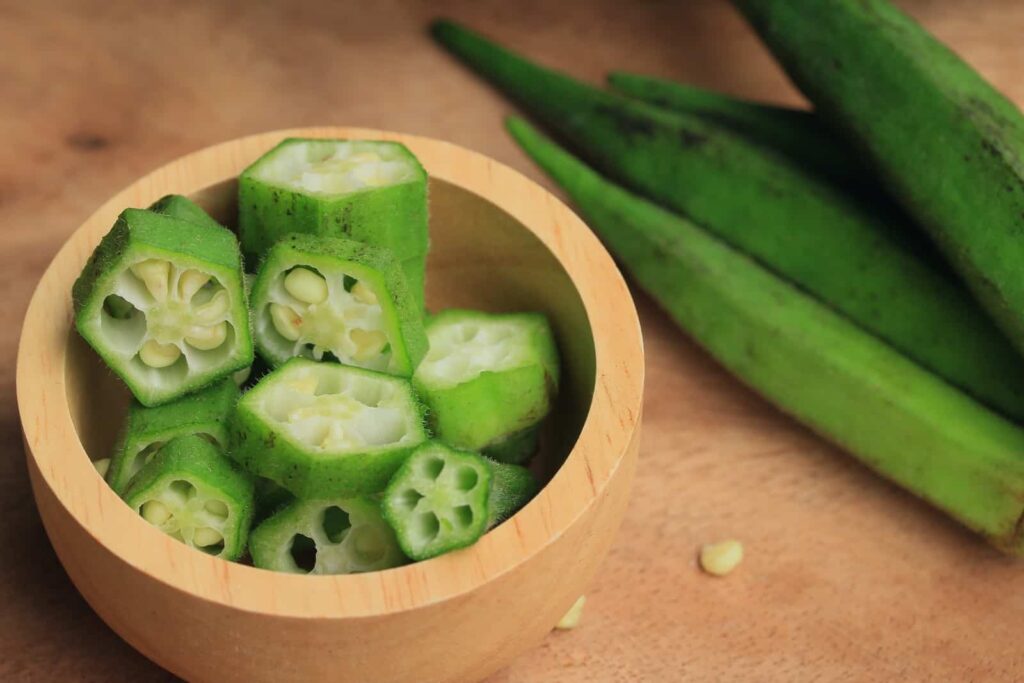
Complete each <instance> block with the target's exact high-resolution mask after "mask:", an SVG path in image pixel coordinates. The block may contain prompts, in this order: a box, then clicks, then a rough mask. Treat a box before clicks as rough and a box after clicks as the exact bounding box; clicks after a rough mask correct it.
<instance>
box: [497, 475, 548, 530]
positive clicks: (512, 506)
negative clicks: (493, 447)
mask: <svg viewBox="0 0 1024 683" xmlns="http://www.w3.org/2000/svg"><path fill="white" fill-rule="evenodd" d="M487 466H488V467H489V468H490V470H491V493H490V496H489V497H488V499H487V528H488V530H489V529H492V528H494V527H496V526H498V525H499V524H501V523H502V522H504V521H505V520H506V519H508V518H509V517H511V516H512V515H514V514H515V513H516V512H517V511H518V510H519V509H520V508H521V507H523V506H524V505H526V504H527V503H529V502H530V500H531V499H532V498H533V497H534V496H535V495H537V492H538V491H539V490H540V485H539V484H538V483H537V479H536V478H535V477H534V476H533V473H532V472H530V470H528V469H526V468H525V467H521V466H519V465H510V464H506V463H501V462H497V461H494V460H488V461H487Z"/></svg>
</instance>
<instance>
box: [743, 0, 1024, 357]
mask: <svg viewBox="0 0 1024 683" xmlns="http://www.w3.org/2000/svg"><path fill="white" fill-rule="evenodd" d="M734 4H735V5H736V6H737V7H738V8H739V10H740V11H741V12H742V13H743V14H744V15H745V16H746V17H747V19H748V20H749V21H750V24H751V26H753V28H754V30H755V31H756V32H757V33H758V35H760V36H761V38H762V40H764V41H765V43H766V44H767V45H768V48H769V49H770V50H771V51H772V53H773V54H774V55H775V57H776V58H777V59H778V60H779V61H780V62H781V64H782V67H783V68H784V69H785V70H786V72H787V73H788V74H789V75H790V77H791V78H793V80H794V82H795V83H796V85H797V87H799V88H800V89H801V90H802V91H803V93H804V94H805V95H806V96H807V97H808V99H810V100H811V102H813V103H814V106H815V109H816V110H817V111H818V112H819V113H820V114H821V116H823V117H824V118H825V119H826V120H827V121H828V122H829V123H830V124H831V125H833V126H835V127H836V129H837V130H839V131H841V132H842V133H844V134H845V135H846V137H847V139H848V140H849V141H850V142H851V143H853V144H854V145H855V146H856V148H857V149H858V150H859V151H861V153H862V156H864V158H865V159H866V161H867V162H868V163H869V164H870V166H871V167H872V168H873V169H874V170H875V171H876V173H877V174H878V175H880V176H881V178H882V180H883V181H884V182H885V184H886V186H887V187H888V189H889V190H890V192H891V194H892V196H893V197H894V198H895V199H896V200H897V201H899V202H900V203H901V204H902V205H903V207H904V208H905V209H906V210H907V212H908V213H910V214H911V215H912V216H913V217H914V218H916V219H917V221H918V222H919V223H920V224H921V226H922V227H923V228H924V229H925V230H926V231H927V232H928V233H929V235H930V236H931V237H932V239H933V241H934V242H935V244H936V245H938V247H939V248H940V249H941V250H942V251H943V252H944V253H945V255H946V257H947V259H948V260H949V261H950V263H952V264H953V266H954V268H956V270H957V271H958V272H959V273H960V275H961V276H962V277H963V279H964V280H965V281H966V282H967V284H968V286H969V287H970V288H971V290H972V291H973V292H974V295H975V296H976V297H977V298H978V300H979V301H981V303H982V304H983V305H984V306H985V308H986V309H987V310H988V312H989V313H990V314H991V315H992V316H993V318H995V320H996V322H998V323H999V324H1000V326H1001V327H1002V329H1003V330H1004V331H1005V332H1006V334H1007V335H1008V336H1009V337H1010V339H1011V340H1012V341H1013V342H1014V343H1015V344H1016V346H1017V348H1018V349H1019V350H1024V278H1021V276H1020V274H1021V270H1022V268H1024V241H1022V240H1021V233H1022V232H1024V115H1022V114H1021V111H1020V109H1018V108H1017V107H1016V106H1015V105H1014V104H1013V103H1012V102H1011V101H1010V100H1008V99H1007V98H1006V97H1005V96H1003V95H1002V94H1001V93H1000V92H999V91H997V90H996V89H995V88H994V87H992V85H990V84H989V83H988V82H987V81H985V79H984V78H982V77H981V76H980V75H979V74H978V73H977V72H976V71H975V70H974V69H972V68H971V67H970V65H968V64H967V63H966V62H964V61H963V60H962V59H960V58H959V57H958V56H957V55H956V54H955V53H953V52H952V51H951V50H950V49H949V48H947V47H946V46H945V45H943V44H942V43H941V42H940V41H938V40H937V39H936V38H935V37H934V36H932V35H931V34H929V33H928V32H927V31H926V30H925V29H924V28H923V27H922V26H920V25H919V24H918V23H917V22H916V21H914V20H913V19H912V18H910V17H909V16H907V15H906V14H904V13H903V12H902V11H900V10H899V9H898V8H897V7H895V6H893V5H892V4H891V3H889V2H886V1H885V0H736V2H735V3H734ZM961 349H962V352H963V353H964V354H966V353H968V350H969V349H970V347H969V346H968V345H966V344H965V345H963V346H962V347H961ZM1016 374H1017V375H1019V374H1020V372H1019V369H1018V370H1017V372H1016ZM1007 375H1008V376H1012V375H1011V374H1010V373H1007Z"/></svg>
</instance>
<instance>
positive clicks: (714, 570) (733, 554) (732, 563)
mask: <svg viewBox="0 0 1024 683" xmlns="http://www.w3.org/2000/svg"><path fill="white" fill-rule="evenodd" d="M742 560H743V544H742V543H740V542H739V541H735V540H728V541H721V542H720V543H710V544H708V545H705V546H703V547H702V548H701V549H700V566H701V569H703V570H704V571H706V572H707V573H708V574H711V575H712V576H725V575H726V574H729V573H730V572H732V570H734V569H736V567H737V566H738V565H739V563H740V562H741V561H742Z"/></svg>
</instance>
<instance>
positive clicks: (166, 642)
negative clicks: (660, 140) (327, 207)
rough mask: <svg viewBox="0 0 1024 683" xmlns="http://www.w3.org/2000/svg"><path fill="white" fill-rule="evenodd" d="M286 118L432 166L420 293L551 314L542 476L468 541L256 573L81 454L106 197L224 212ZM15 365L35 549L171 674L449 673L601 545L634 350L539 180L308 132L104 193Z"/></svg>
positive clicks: (620, 316) (627, 325) (632, 437)
mask: <svg viewBox="0 0 1024 683" xmlns="http://www.w3.org/2000/svg"><path fill="white" fill-rule="evenodd" d="M288 135H295V136H304V137H313V136H319V137H347V138H370V139H391V140H398V141H401V142H403V143H405V144H406V145H408V146H409V148H410V149H411V150H412V151H413V152H414V153H415V154H416V155H417V156H418V157H419V158H420V160H421V161H422V162H423V164H424V166H425V167H426V168H427V170H428V172H429V173H430V174H431V177H432V181H431V207H432V217H431V232H432V239H433V249H432V252H431V255H430V260H429V263H428V292H427V299H428V304H429V305H430V306H431V307H432V308H438V307H446V306H471V307H475V308H482V309H489V310H518V309H527V310H541V311H543V312H545V313H547V314H548V316H549V317H550V318H551V320H552V323H553V325H554V328H555V331H556V334H557V337H558V342H559V346H560V349H561V353H562V356H563V365H564V373H565V390H564V392H563V397H562V399H561V403H560V405H559V406H558V409H557V411H556V413H555V415H554V416H553V418H552V423H553V425H552V426H551V427H550V429H549V430H548V431H549V432H550V433H549V434H548V439H547V441H548V443H547V445H546V455H547V461H546V465H547V467H548V474H550V475H552V476H551V479H550V482H549V483H548V484H547V486H546V487H545V488H544V490H543V491H542V492H541V494H540V495H539V496H538V497H537V498H536V499H534V501H533V502H532V503H530V504H529V505H528V506H527V507H526V508H524V509H523V510H522V511H520V512H519V513H518V514H517V515H515V516H514V517H513V518H512V519H511V520H509V521H508V522H507V523H505V524H503V525H501V526H500V527H498V528H497V529H495V530H494V531H493V532H491V533H489V534H487V535H486V536H485V537H484V538H483V539H482V540H481V541H480V542H478V543H477V544H476V545H474V546H473V547H471V548H468V549H466V550H464V551H460V552H457V553H453V554H451V555H447V556H443V557H440V558H437V559H434V560H431V561H428V562H424V563H420V564H415V565H409V566H406V567H402V568H399V569H395V570H389V571H386V572H380V573H373V574H363V575H352V576H337V577H305V576H293V575H282V574H274V573H271V572H266V571H262V570H258V569H254V568H252V567H248V566H243V565H239V564H231V563H227V562H223V561H220V560H216V559H214V558H211V557H209V556H206V555H204V554H202V553H199V552H196V551H193V550H191V549H189V548H188V547H186V546H184V545H183V544H180V543H178V542H176V541H174V540H172V539H170V538H169V537H167V536H164V535H163V534H161V533H160V532H158V531H157V530H155V529H153V528H151V527H150V526H149V525H148V524H146V523H145V522H144V521H142V520H141V519H140V518H139V517H138V516H137V515H135V514H134V513H133V512H132V511H131V510H130V509H129V508H128V507H127V506H125V505H124V504H123V503H122V502H121V501H120V499H118V498H117V496H116V495H115V494H114V493H113V492H112V491H111V490H110V489H109V488H108V487H107V486H106V484H105V483H104V482H103V481H102V480H101V479H100V477H99V476H98V475H97V474H96V472H95V471H94V469H93V468H92V466H91V465H90V463H89V457H90V456H91V457H92V458H93V459H98V458H101V457H104V456H105V455H107V452H106V451H107V450H108V449H109V447H110V444H111V442H112V439H113V434H114V432H115V430H116V427H117V422H118V419H119V416H120V415H121V412H122V410H123V406H124V400H125V399H124V394H123V391H122V390H121V389H120V387H119V386H118V385H117V383H116V382H115V381H114V380H113V379H112V378H111V377H110V375H109V373H107V372H106V371H105V370H103V368H102V366H101V365H100V364H99V361H97V360H96V359H95V358H94V357H93V356H92V355H91V354H90V353H89V352H88V349H86V348H85V347H84V344H83V343H82V342H81V341H80V340H79V339H78V338H77V336H76V335H75V334H74V332H73V330H72V327H71V302H70V299H69V291H70V288H71V283H72V281H73V280H74V278H75V277H76V276H77V274H78V272H79V271H80V270H81V268H82V265H83V264H84V262H85V260H86V258H87V257H88V255H89V254H90V253H91V251H92V249H93V247H94V246H95V244H96V243H97V242H98V241H99V239H100V237H101V236H102V235H103V234H104V233H105V232H106V231H107V230H108V229H109V227H110V225H111V224H112V223H113V220H114V218H115V217H116V215H117V214H118V213H119V212H120V211H121V209H123V208H125V207H128V206H146V205H148V204H149V203H150V202H152V201H153V200H155V199H156V198H158V197H160V196H162V195H164V194H167V193H180V194H186V195H190V196H192V197H193V198H194V199H196V200H197V201H199V202H200V203H201V204H203V205H204V207H206V208H207V209H209V210H210V211H212V212H213V213H214V214H215V216H217V217H218V218H220V219H221V220H225V221H227V222H229V223H230V222H231V221H232V220H233V216H232V211H233V209H232V206H233V202H234V190H235V185H234V182H233V179H234V177H235V176H237V174H238V173H239V172H240V171H241V170H242V169H243V168H244V167H245V166H246V165H247V164H249V163H250V162H251V161H253V160H254V159H255V158H256V157H257V156H259V155H260V154H261V153H262V152H264V151H265V150H266V149H268V148H269V147H271V146H272V145H273V144H274V143H276V142H278V141H279V140H280V139H281V138H282V137H285V136H288ZM17 382H18V402H19V407H20V410H21V416H22V427H23V430H24V434H25V441H26V446H27V453H28V463H29V473H30V476H31V480H32V487H33V491H34V493H35V496H36V501H37V504H38V507H39V510H40V514H41V516H42V519H43V522H44V525H45V526H46V529H47V533H48V534H49V536H50V539H51V541H52V543H53V545H54V548H55V549H56V551H57V554H58V555H59V557H60V559H61V562H62V563H63V564H64V566H65V568H66V569H67V571H68V574H69V575H70V577H71V578H72V580H73V581H74V583H75V585H76V586H77V587H78V589H79V590H80V591H81V593H82V594H83V596H85V598H86V600H88V602H89V603H90V605H92V607H93V608H94V609H95V610H96V611H97V612H98V613H99V614H100V616H101V617H103V619H104V620H105V621H107V623H109V624H110V625H111V627H112V628H114V630H115V631H117V632H118V633H119V634H120V635H121V636H122V637H124V638H125V639H126V640H127V641H128V642H130V643H131V644H132V645H134V646H135V647H136V648H138V649H139V650H140V651H142V652H143V653H144V654H146V655H147V656H148V657H150V658H151V659H153V660H154V661H156V662H157V663H159V664H160V665H162V666H164V667H165V668H167V669H169V670H170V671H172V672H174V673H176V674H178V675H179V676H182V677H185V678H188V679H190V680H218V681H271V680H272V681H284V680H320V679H324V678H327V677H329V678H330V679H331V680H342V681H367V680H374V681H408V680H423V681H462V680H474V679H478V678H481V677H483V676H485V675H487V674H488V673H490V672H492V671H495V670H497V669H498V668H500V667H501V666H503V665H505V664H506V663H508V662H509V661H510V660H511V659H512V658H513V657H515V655H516V654H518V653H519V652H521V651H523V650H524V649H526V648H527V647H529V646H531V645H533V644H534V643H536V642H537V641H538V640H539V639H541V638H542V637H543V636H544V635H545V634H546V633H547V631H548V630H549V629H550V628H551V627H552V626H553V625H554V624H555V622H557V621H558V619H559V618H560V617H561V616H562V614H563V613H564V612H565V610H566V609H567V608H568V607H569V606H570V605H571V604H572V603H573V602H574V601H575V599H576V597H577V596H578V595H579V594H580V593H581V592H583V591H584V589H585V587H586V585H587V583H588V581H589V580H590V578H591V576H592V575H593V573H594V571H595V570H596V567H597V565H598V563H599V562H600V561H601V559H602V558H603V556H604V555H605V553H606V552H607V550H608V547H609V545H610V543H611V541H612V538H613V536H614V533H615V531H616V529H617V528H618V525H619V522H620V521H621V518H622V515H623V513H624V510H625V506H626V501H627V497H628V492H629V488H630V483H631V480H632V476H633V471H634V468H635V465H636V456H637V448H638V430H639V421H640V408H641V395H642V388H643V350H642V344H641V338H640V331H639V326H638V322H637V317H636V311H635V309H634V306H633V303H632V300H631V298H630V296H629V293H628V291H627V289H626V286H625V283H624V282H623V280H622V278H621V276H620V275H619V273H618V271H617V270H616V268H615V266H614V264H613V263H612V260H611V258H610V257H609V256H608V254H607V253H606V252H605V251H604V250H603V248H602V247H601V246H600V244H599V243H598V241H597V240H596V238H595V237H594V236H593V235H592V234H591V233H590V232H589V230H587V228H586V226H584V225H583V223H582V222H581V221H580V220H579V219H578V218H577V217H576V216H575V215H574V214H573V213H572V212H571V211H569V210H568V209H567V208H566V207H565V206H564V205H563V204H562V203H561V202H559V201H558V200H557V199H556V198H554V197H553V196H552V195H551V194H549V193H548V192H546V191H545V190H544V189H542V188H541V187H539V186H538V185H536V184H534V183H533V182H531V181H529V180H527V179H526V178H525V177H523V176H522V175H520V174H518V173H516V172H514V171H512V170H510V169H508V168H506V167H504V166H502V165H500V164H497V163H495V162H493V161H491V160H489V159H487V158H486V157H483V156H481V155H478V154H475V153H473V152H469V151H467V150H464V149H461V148H459V147H456V146H454V145H451V144H448V143H444V142H439V141H435V140H429V139H424V138H416V137H410V136H401V135H395V134H390V133H383V132H379V131H372V130H361V129H344V128H318V129H302V130H292V131H280V132H275V133H267V134H263V135H256V136H252V137H247V138H242V139H240V140H235V141H232V142H228V143H224V144H221V145H218V146H215V147H211V148H208V149H206V150H203V151H201V152H197V153H195V154H192V155H189V156H187V157H184V158H182V159H180V160H178V161H176V162H173V163H171V164H169V165H167V166H165V167H163V168H161V169H159V170H157V171H155V172H153V173H151V174H150V175H148V176H146V177H144V178H142V179H140V180H139V181H138V182H136V183H134V184H132V185H131V186H129V187H128V188H127V189H125V190H124V191H122V192H121V193H120V194H118V195H117V196H116V197H114V198H113V199H111V200H110V201H108V202H107V203H106V204H105V205H104V206H103V207H101V208H100V209H99V210H98V211H97V212H96V213H95V214H93V215H92V216H91V217H90V218H89V219H88V220H87V221H86V222H85V223H84V224H83V225H82V227H81V228H80V229H79V230H78V231H77V232H75V233H74V235H73V236H72V237H71V239H70V240H69V241H68V242H67V244H65V246H64V247H63V248H62V249H61V251H60V252H59V253H58V255H57V256H56V258H55V259H54V261H53V263H52V264H51V265H50V267H49V269H48V270H47V271H46V274H45V275H44V276H43V279H42V281H41V282H40V284H39V286H38V289H37V290H36V293H35V295H34V297H33V299H32V302H31V304H30V307H29V311H28V314H27V317H26V320H25V325H24V328H23V333H22V338H21V344H20V348H19V357H18V377H17ZM561 456H565V457H564V462H563V457H561Z"/></svg>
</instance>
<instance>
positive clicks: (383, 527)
mask: <svg viewBox="0 0 1024 683" xmlns="http://www.w3.org/2000/svg"><path fill="white" fill-rule="evenodd" d="M249 552H250V554H251V555H252V563H253V564H254V565H255V566H257V567H260V568H262V569H270V570H273V571H278V572H290V573H293V574H354V573H358V572H372V571H378V570H381V569H388V568H390V567H397V566H398V565H400V564H404V563H405V562H406V558H405V556H404V555H403V554H402V551H401V550H400V549H399V547H398V543H397V542H396V541H395V533H394V532H393V531H392V530H391V527H389V526H388V524H387V523H386V522H385V521H384V519H383V518H382V517H381V514H380V505H379V504H378V503H377V502H376V501H375V500H373V499H372V498H369V497H365V496H358V497H354V498H336V499H328V500H298V501H294V502H293V503H291V504H290V505H288V506H287V507H285V508H284V509H282V510H280V511H278V512H277V513H275V514H274V515H273V516H272V517H270V518H268V519H267V520H266V521H264V522H262V523H261V524H260V525H259V526H258V527H256V528H255V529H253V532H252V535H251V536H250V539H249Z"/></svg>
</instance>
